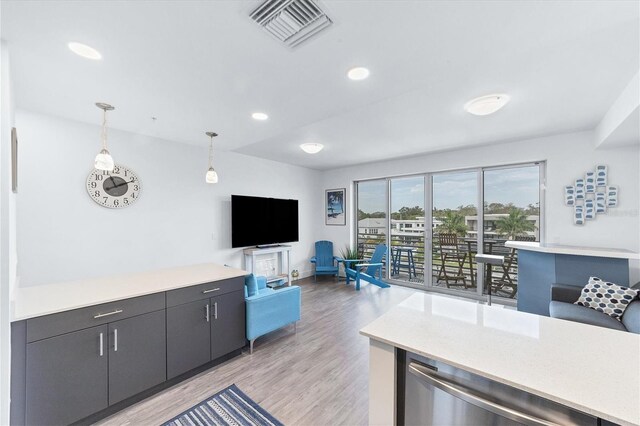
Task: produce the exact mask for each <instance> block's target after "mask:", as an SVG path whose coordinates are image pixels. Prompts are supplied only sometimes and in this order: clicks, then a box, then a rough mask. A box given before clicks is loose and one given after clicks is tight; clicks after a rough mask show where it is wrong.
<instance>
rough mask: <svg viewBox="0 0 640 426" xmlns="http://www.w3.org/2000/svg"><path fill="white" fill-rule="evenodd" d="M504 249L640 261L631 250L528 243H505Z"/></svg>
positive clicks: (639, 255)
mask: <svg viewBox="0 0 640 426" xmlns="http://www.w3.org/2000/svg"><path fill="white" fill-rule="evenodd" d="M504 245H505V246H506V247H512V248H516V249H519V250H529V251H537V252H541V253H554V254H573V255H576V256H596V257H611V258H616V259H640V253H636V252H633V251H631V250H623V249H611V248H599V247H579V246H567V245H562V244H542V243H539V242H530V241H507V242H505V243H504Z"/></svg>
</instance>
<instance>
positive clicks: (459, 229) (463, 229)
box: [437, 210, 467, 237]
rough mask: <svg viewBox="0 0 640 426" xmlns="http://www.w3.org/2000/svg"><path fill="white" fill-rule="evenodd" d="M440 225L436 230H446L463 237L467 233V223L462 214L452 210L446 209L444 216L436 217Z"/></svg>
mask: <svg viewBox="0 0 640 426" xmlns="http://www.w3.org/2000/svg"><path fill="white" fill-rule="evenodd" d="M438 219H439V220H440V221H441V222H442V225H439V226H438V228H437V230H438V232H448V233H451V234H457V235H460V236H461V237H463V236H464V235H465V234H466V233H467V225H466V224H465V223H464V216H463V215H461V214H460V213H458V212H455V211H452V210H446V211H445V212H444V216H441V217H439V218H438Z"/></svg>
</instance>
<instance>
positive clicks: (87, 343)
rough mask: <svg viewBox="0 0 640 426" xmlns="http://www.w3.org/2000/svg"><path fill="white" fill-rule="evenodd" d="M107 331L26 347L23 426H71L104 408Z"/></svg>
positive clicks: (95, 330)
mask: <svg viewBox="0 0 640 426" xmlns="http://www.w3.org/2000/svg"><path fill="white" fill-rule="evenodd" d="M107 360H108V354H107V326H106V325H101V326H97V327H91V328H87V329H84V330H80V331H74V332H72V333H67V334H63V335H61V336H56V337H50V338H48V339H43V340H39V341H37V342H33V343H29V344H27V362H26V424H28V425H60V424H69V423H73V422H75V421H77V420H80V419H82V418H84V417H87V416H88V415H90V414H93V413H95V412H98V411H100V410H102V409H104V408H107V406H108V403H109V401H108V394H107V390H108V388H107V386H108V385H107V383H108V369H107V363H108V361H107Z"/></svg>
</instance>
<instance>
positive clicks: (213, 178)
mask: <svg viewBox="0 0 640 426" xmlns="http://www.w3.org/2000/svg"><path fill="white" fill-rule="evenodd" d="M205 135H207V136H209V137H210V138H211V140H210V142H209V170H207V175H206V177H205V181H206V182H207V183H218V173H216V171H215V170H214V169H213V138H215V137H216V136H218V134H217V133H214V132H205Z"/></svg>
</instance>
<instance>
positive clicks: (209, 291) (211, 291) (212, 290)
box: [202, 288, 220, 294]
mask: <svg viewBox="0 0 640 426" xmlns="http://www.w3.org/2000/svg"><path fill="white" fill-rule="evenodd" d="M218 290H220V288H212V289H210V290H204V291H203V292H202V294H207V293H213V292H214V291H218Z"/></svg>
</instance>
